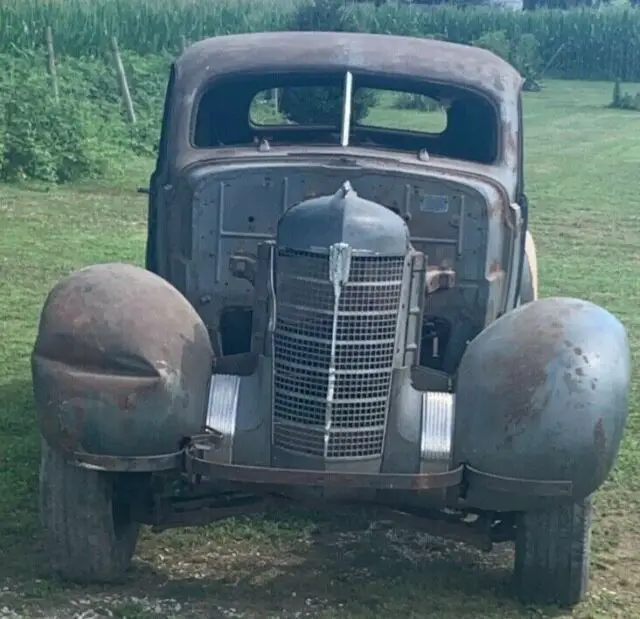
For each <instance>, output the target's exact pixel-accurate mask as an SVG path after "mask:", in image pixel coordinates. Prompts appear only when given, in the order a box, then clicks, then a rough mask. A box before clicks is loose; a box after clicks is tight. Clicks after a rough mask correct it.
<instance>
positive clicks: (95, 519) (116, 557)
mask: <svg viewBox="0 0 640 619" xmlns="http://www.w3.org/2000/svg"><path fill="white" fill-rule="evenodd" d="M116 479H117V477H116V475H114V474H111V473H103V472H98V471H91V470H87V469H82V468H78V467H76V466H73V465H72V464H69V463H68V462H66V460H65V459H64V456H63V455H62V454H60V453H59V452H58V451H56V450H55V449H53V448H51V447H50V446H49V445H48V444H47V443H46V442H45V441H44V440H43V441H42V456H41V461H40V518H41V522H42V526H43V529H44V541H45V545H46V549H47V552H48V556H49V559H50V561H51V564H52V567H53V569H54V570H55V571H56V572H58V574H59V575H60V576H62V577H63V578H64V579H66V580H70V581H73V582H77V583H83V584H88V583H113V582H118V581H121V580H122V578H123V577H124V575H125V572H126V571H127V569H128V568H129V566H130V564H131V558H132V556H133V553H134V551H135V547H136V543H137V541H138V533H139V525H138V524H137V523H135V522H132V520H131V513H130V508H129V505H128V504H126V503H124V502H123V501H120V500H118V499H117V494H116V492H114V485H115V481H116Z"/></svg>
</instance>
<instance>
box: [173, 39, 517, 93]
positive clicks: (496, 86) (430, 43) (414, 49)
mask: <svg viewBox="0 0 640 619" xmlns="http://www.w3.org/2000/svg"><path fill="white" fill-rule="evenodd" d="M175 68H176V85H177V86H179V89H180V90H181V91H182V92H183V94H185V95H187V96H189V95H192V94H195V91H197V90H199V89H200V87H201V86H202V85H203V83H205V82H208V81H210V80H212V79H215V78H216V77H219V76H223V75H230V74H240V73H254V72H255V73H260V72H274V73H279V72H283V73H292V72H306V71H309V72H314V71H317V72H339V71H345V72H346V71H353V72H354V73H358V72H359V73H367V74H375V75H389V76H393V77H395V78H399V79H402V78H406V79H420V80H427V81H431V82H439V83H445V84H455V85H457V86H461V87H464V88H470V89H473V90H476V91H479V92H481V93H483V94H485V95H486V96H489V97H490V98H492V99H493V100H495V101H497V102H499V103H503V102H505V101H508V102H514V101H515V100H516V99H517V94H518V93H519V91H520V87H521V85H522V77H521V76H520V74H519V73H518V72H517V71H516V70H515V69H514V68H513V66H511V65H510V64H509V63H508V62H506V61H505V60H503V59H502V58H500V57H499V56H497V55H495V54H493V53H492V52H489V51H487V50H485V49H482V48H479V47H471V46H467V45H459V44H456V43H450V42H446V41H438V40H434V39H426V38H417V37H403V36H396V35H386V34H365V33H349V32H261V33H249V34H235V35H225V36H218V37H212V38H208V39H204V40H202V41H200V42H198V43H195V44H193V45H191V46H190V47H189V48H187V49H186V50H185V51H184V53H183V54H182V55H181V56H180V57H179V58H178V59H177V60H176V63H175Z"/></svg>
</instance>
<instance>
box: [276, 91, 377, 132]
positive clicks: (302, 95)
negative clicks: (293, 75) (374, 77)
mask: <svg viewBox="0 0 640 619" xmlns="http://www.w3.org/2000/svg"><path fill="white" fill-rule="evenodd" d="M375 103H376V94H375V93H374V92H373V91H371V90H367V89H360V90H357V91H356V92H355V95H354V97H353V101H352V106H351V118H352V120H353V121H354V122H358V121H360V120H362V119H363V118H365V117H366V115H367V113H368V112H369V109H370V108H371V107H372V106H373V105H375ZM280 111H281V112H282V114H283V115H284V116H285V118H286V119H287V120H289V121H291V122H294V123H298V124H301V125H309V124H317V125H336V126H339V125H340V119H341V118H342V88H339V87H323V86H313V87H304V86H301V87H294V88H283V89H282V94H281V95H280Z"/></svg>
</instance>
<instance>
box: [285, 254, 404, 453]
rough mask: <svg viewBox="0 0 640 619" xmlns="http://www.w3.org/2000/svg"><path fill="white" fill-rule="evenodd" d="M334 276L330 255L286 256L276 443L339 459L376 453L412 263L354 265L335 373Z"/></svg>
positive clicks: (359, 260) (356, 260) (343, 301)
mask: <svg viewBox="0 0 640 619" xmlns="http://www.w3.org/2000/svg"><path fill="white" fill-rule="evenodd" d="M329 269H330V264H329V256H328V255H326V254H315V253H311V252H300V251H291V250H287V251H284V250H281V251H279V252H278V254H277V259H276V271H275V280H276V308H277V309H276V326H275V333H274V432H273V439H274V444H275V445H276V446H278V447H281V448H284V449H287V450H289V451H293V452H297V453H304V454H309V455H316V456H323V457H325V458H330V459H336V458H362V457H371V456H376V455H379V454H381V453H382V449H383V441H384V432H385V424H386V419H387V411H388V407H389V392H390V387H391V373H392V365H393V356H394V349H395V340H396V330H397V322H398V311H399V304H400V294H401V285H402V276H403V269H404V258H401V257H398V258H386V257H369V256H367V257H362V256H353V257H352V258H351V262H350V271H349V277H348V281H347V282H346V283H345V284H344V285H343V287H342V290H341V292H340V296H339V304H338V307H337V320H335V339H336V341H335V354H334V363H333V370H334V371H333V372H332V371H331V357H332V355H331V351H332V339H333V332H334V316H335V315H336V308H335V293H334V284H333V283H332V282H331V281H330V277H329ZM332 374H333V375H334V376H335V381H334V382H333V385H332V381H331V379H330V376H331V375H332ZM331 393H332V394H333V395H331Z"/></svg>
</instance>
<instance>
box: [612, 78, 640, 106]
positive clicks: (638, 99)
mask: <svg viewBox="0 0 640 619" xmlns="http://www.w3.org/2000/svg"><path fill="white" fill-rule="evenodd" d="M609 107H611V108H615V109H619V110H636V111H640V92H637V93H636V94H635V95H632V94H631V93H628V92H626V91H625V92H623V91H622V84H621V83H620V80H616V81H615V83H614V85H613V96H612V97H611V103H610V104H609Z"/></svg>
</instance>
